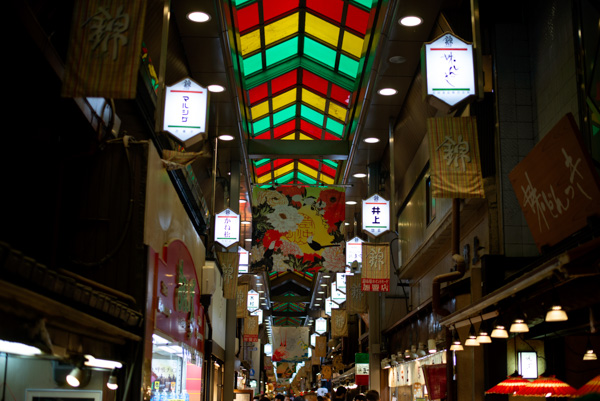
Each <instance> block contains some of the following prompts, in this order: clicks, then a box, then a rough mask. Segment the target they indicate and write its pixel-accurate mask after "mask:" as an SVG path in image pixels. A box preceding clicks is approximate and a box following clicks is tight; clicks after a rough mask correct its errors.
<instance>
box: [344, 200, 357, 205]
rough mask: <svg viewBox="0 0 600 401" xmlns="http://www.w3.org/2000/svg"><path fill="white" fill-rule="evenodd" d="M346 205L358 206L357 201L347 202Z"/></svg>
mask: <svg viewBox="0 0 600 401" xmlns="http://www.w3.org/2000/svg"><path fill="white" fill-rule="evenodd" d="M346 205H356V201H346Z"/></svg>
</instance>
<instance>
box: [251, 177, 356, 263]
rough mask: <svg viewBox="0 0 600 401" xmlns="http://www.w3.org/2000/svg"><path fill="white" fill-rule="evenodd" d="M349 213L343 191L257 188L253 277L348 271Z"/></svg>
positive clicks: (253, 222) (253, 238)
mask: <svg viewBox="0 0 600 401" xmlns="http://www.w3.org/2000/svg"><path fill="white" fill-rule="evenodd" d="M345 211H346V200H345V193H344V191H343V190H341V189H337V188H327V187H323V188H321V187H302V186H279V187H276V188H268V189H266V188H258V187H255V188H254V189H253V190H252V251H251V259H250V269H251V271H253V272H256V271H262V270H267V271H289V270H291V271H303V272H316V271H318V270H320V269H325V270H328V271H340V272H341V271H344V267H345V263H346V259H345V254H344V247H345V241H344V232H343V229H344V220H345V217H346V216H345Z"/></svg>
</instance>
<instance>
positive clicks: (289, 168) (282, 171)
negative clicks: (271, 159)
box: [275, 162, 294, 177]
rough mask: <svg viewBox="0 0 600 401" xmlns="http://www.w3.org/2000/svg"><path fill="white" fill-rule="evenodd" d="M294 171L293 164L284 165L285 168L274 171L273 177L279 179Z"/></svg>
mask: <svg viewBox="0 0 600 401" xmlns="http://www.w3.org/2000/svg"><path fill="white" fill-rule="evenodd" d="M293 170H294V162H292V163H289V164H286V165H285V166H283V167H281V168H278V169H277V170H275V177H281V176H282V175H284V174H287V173H289V172H290V171H293Z"/></svg>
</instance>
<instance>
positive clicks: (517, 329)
mask: <svg viewBox="0 0 600 401" xmlns="http://www.w3.org/2000/svg"><path fill="white" fill-rule="evenodd" d="M528 331H529V326H527V323H525V320H523V319H515V321H514V322H513V324H511V325H510V332H511V333H527V332H528Z"/></svg>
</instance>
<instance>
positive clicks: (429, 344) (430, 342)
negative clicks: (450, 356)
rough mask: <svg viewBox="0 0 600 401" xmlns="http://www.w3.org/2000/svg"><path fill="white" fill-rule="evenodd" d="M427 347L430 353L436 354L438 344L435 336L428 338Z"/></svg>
mask: <svg viewBox="0 0 600 401" xmlns="http://www.w3.org/2000/svg"><path fill="white" fill-rule="evenodd" d="M427 349H428V350H429V353H430V354H435V353H436V352H437V344H436V343H435V338H430V339H429V340H427Z"/></svg>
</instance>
